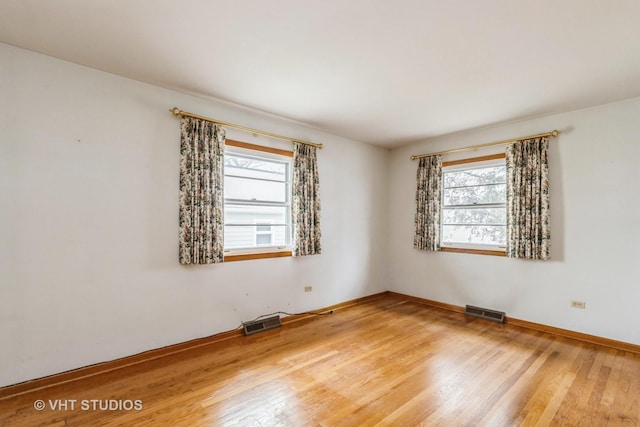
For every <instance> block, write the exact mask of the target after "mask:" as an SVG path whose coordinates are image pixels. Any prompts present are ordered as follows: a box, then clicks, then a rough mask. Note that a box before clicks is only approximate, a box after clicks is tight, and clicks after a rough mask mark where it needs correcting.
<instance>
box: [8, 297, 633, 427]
mask: <svg viewBox="0 0 640 427" xmlns="http://www.w3.org/2000/svg"><path fill="white" fill-rule="evenodd" d="M36 400H42V401H44V403H45V406H46V407H45V408H44V409H43V410H40V411H38V410H36V409H35V408H34V402H35V401H36ZM73 400H75V405H74V406H75V407H74V408H73V409H71V407H70V406H71V403H70V402H71V401H73ZM92 400H95V401H96V402H92ZM136 400H138V401H140V405H141V408H140V409H139V410H136V409H135V408H134V409H131V410H126V408H124V409H122V408H120V409H115V410H112V409H109V408H104V409H100V406H99V405H100V404H102V405H103V406H104V405H105V404H106V405H109V404H111V405H125V406H131V405H134V401H136ZM58 401H62V402H64V401H66V402H67V408H66V409H64V410H61V409H55V410H54V409H52V408H51V404H52V403H56V402H58ZM114 401H115V404H114V403H109V402H114ZM639 402H640V355H638V354H634V353H629V352H624V351H621V350H615V349H611V348H607V347H602V346H598V345H595V344H588V343H584V342H580V341H576V340H572V339H569V338H562V337H558V336H553V335H550V334H546V333H543V332H536V331H531V330H527V329H523V328H519V327H516V326H511V325H501V324H496V323H491V322H487V321H485V320H480V319H475V318H467V317H465V316H463V315H462V314H460V313H454V312H450V311H445V310H441V309H437V308H431V307H427V306H424V305H421V304H418V303H416V302H412V301H406V300H403V299H401V298H398V297H395V296H388V295H387V296H381V297H380V298H377V299H373V300H369V301H366V302H364V303H362V304H358V305H355V306H351V307H348V308H345V309H341V310H336V311H335V313H334V314H332V315H329V316H322V317H317V318H314V319H313V320H309V321H300V322H294V323H291V324H288V325H286V326H285V327H283V328H280V329H276V330H271V331H267V332H264V333H260V334H256V335H253V336H250V337H238V338H234V339H231V340H227V341H224V342H221V343H216V344H212V345H208V346H204V347H200V348H197V349H193V350H189V351H187V352H183V353H180V354H175V355H172V356H168V357H165V358H162V359H159V360H154V361H150V362H147V363H144V364H141V365H137V366H131V367H127V368H123V369H120V370H118V371H114V372H109V373H105V374H101V375H97V376H95V377H92V378H87V379H82V380H78V381H74V382H71V383H67V384H62V385H58V386H54V387H51V388H47V389H44V390H39V391H33V392H29V393H26V394H23V395H20V396H14V397H10V398H7V399H3V400H0V425H2V426H4V425H7V426H35V425H55V426H88V425H92V426H93V425H113V426H119V425H126V426H133V425H135V426H139V425H152V426H165V425H167V426H169V425H170V426H206V425H212V426H374V425H381V426H414V425H425V426H440V425H441V426H521V425H522V426H535V425H541V426H547V425H565V426H607V425H609V426H623V425H624V426H633V425H639V424H640V414H639ZM93 405H96V409H94V408H93Z"/></svg>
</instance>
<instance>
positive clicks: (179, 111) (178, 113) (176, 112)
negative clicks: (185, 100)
mask: <svg viewBox="0 0 640 427" xmlns="http://www.w3.org/2000/svg"><path fill="white" fill-rule="evenodd" d="M169 111H171V112H172V113H173V115H174V116H179V115H180V114H182V110H181V109H179V108H178V107H173V108H172V109H170V110H169Z"/></svg>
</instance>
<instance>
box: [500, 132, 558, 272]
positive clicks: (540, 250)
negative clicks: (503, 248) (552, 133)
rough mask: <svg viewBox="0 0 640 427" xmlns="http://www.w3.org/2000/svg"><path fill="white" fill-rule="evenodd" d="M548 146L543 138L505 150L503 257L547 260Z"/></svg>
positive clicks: (548, 244)
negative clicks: (505, 248)
mask: <svg viewBox="0 0 640 427" xmlns="http://www.w3.org/2000/svg"><path fill="white" fill-rule="evenodd" d="M548 149H549V142H548V140H547V138H532V139H526V140H522V141H517V142H515V143H513V144H510V145H508V146H507V256H509V257H512V258H525V259H543V260H544V259H549V257H550V243H551V237H550V220H549V163H548Z"/></svg>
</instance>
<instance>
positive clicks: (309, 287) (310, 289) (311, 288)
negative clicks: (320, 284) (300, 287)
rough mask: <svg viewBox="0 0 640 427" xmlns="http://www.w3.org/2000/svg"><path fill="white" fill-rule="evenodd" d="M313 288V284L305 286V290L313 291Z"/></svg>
mask: <svg viewBox="0 0 640 427" xmlns="http://www.w3.org/2000/svg"><path fill="white" fill-rule="evenodd" d="M312 290H313V286H305V287H304V291H305V292H311V291H312Z"/></svg>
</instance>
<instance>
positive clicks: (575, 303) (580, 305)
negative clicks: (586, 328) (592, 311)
mask: <svg viewBox="0 0 640 427" xmlns="http://www.w3.org/2000/svg"><path fill="white" fill-rule="evenodd" d="M571 307H573V308H581V309H583V310H584V309H585V308H587V303H586V302H584V301H571Z"/></svg>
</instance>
